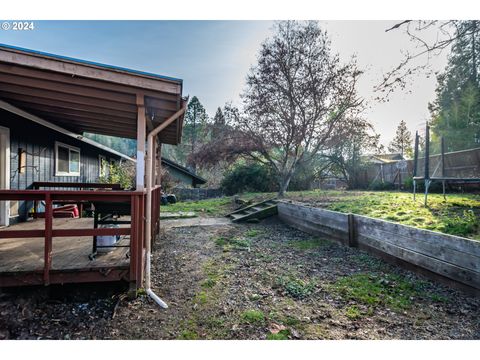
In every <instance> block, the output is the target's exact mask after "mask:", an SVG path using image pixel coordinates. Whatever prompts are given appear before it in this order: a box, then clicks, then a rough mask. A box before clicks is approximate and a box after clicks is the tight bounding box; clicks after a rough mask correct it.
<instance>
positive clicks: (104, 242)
mask: <svg viewBox="0 0 480 360" xmlns="http://www.w3.org/2000/svg"><path fill="white" fill-rule="evenodd" d="M118 227H119V226H118V225H115V224H108V225H100V226H99V228H103V229H112V228H118ZM119 239H120V236H119V235H100V236H97V252H98V253H107V252H110V251H112V250H114V249H115V246H114V245H115V243H116V242H117V241H118V240H119ZM102 246H107V247H102Z"/></svg>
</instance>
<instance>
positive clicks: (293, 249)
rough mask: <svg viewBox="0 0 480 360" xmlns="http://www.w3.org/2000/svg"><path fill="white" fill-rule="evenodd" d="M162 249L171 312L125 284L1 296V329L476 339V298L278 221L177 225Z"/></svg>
mask: <svg viewBox="0 0 480 360" xmlns="http://www.w3.org/2000/svg"><path fill="white" fill-rule="evenodd" d="M191 220H192V219H191ZM222 220H223V219H222ZM155 247H156V251H155V253H154V257H153V274H152V276H153V283H154V290H155V292H156V293H157V294H158V295H159V296H161V297H162V298H163V299H164V300H165V301H166V302H167V303H168V304H169V306H170V307H169V309H167V310H161V309H159V308H158V307H157V305H155V304H154V303H153V302H152V301H151V300H149V299H148V298H147V297H146V296H145V295H142V296H140V297H139V298H137V299H136V300H133V301H128V300H126V299H122V298H121V297H120V296H121V294H122V292H121V291H119V290H116V292H115V291H113V292H108V293H104V294H102V295H97V297H96V298H95V299H92V300H85V299H82V300H81V301H78V300H77V299H76V298H75V297H72V296H70V298H69V299H66V300H65V299H63V302H58V303H56V302H53V303H48V302H45V301H38V300H35V301H34V300H32V298H33V294H30V295H25V294H23V295H19V294H18V293H16V294H15V295H12V294H9V293H5V294H3V297H0V314H4V313H5V314H6V316H3V317H2V318H1V321H0V336H2V334H3V337H4V338H5V337H6V338H29V337H39V336H41V337H51V338H65V337H67V338H103V339H266V338H268V339H480V317H479V316H478V315H479V310H480V301H479V299H475V298H471V297H468V296H466V295H465V294H462V293H459V292H457V291H454V290H451V289H448V288H446V287H444V286H441V285H438V284H434V283H431V282H429V281H426V280H423V279H421V278H419V277H417V276H416V275H414V274H412V273H410V272H407V271H403V270H401V269H399V268H397V267H394V266H391V265H388V264H386V263H384V262H383V261H381V260H377V259H375V258H373V257H371V256H369V255H367V254H366V253H364V252H362V251H359V250H358V249H351V248H346V247H343V246H340V245H337V244H335V243H331V242H329V241H326V240H322V239H315V238H312V237H311V236H310V235H308V234H305V233H302V232H300V231H297V230H294V229H291V228H288V227H286V226H285V225H283V224H280V223H277V222H275V221H274V220H269V221H264V222H262V223H260V224H238V225H237V224H230V223H225V224H216V225H213V226H212V225H209V226H190V227H184V226H182V227H172V226H170V227H169V228H168V229H167V230H166V232H165V233H164V234H163V236H162V240H161V241H160V242H159V243H158V244H156V246H155ZM119 299H121V300H120V301H119ZM44 300H45V298H44ZM48 301H50V300H48ZM62 314H64V315H62ZM65 314H67V315H65ZM113 314H115V316H113V319H112V315H113ZM61 316H63V317H64V318H61ZM65 317H67V318H66V319H65ZM52 319H56V321H53V320H52ZM22 329H23V330H22Z"/></svg>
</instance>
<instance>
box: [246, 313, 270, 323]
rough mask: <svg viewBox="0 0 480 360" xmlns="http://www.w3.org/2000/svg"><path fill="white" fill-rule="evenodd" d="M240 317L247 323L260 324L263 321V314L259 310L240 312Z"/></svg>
mask: <svg viewBox="0 0 480 360" xmlns="http://www.w3.org/2000/svg"><path fill="white" fill-rule="evenodd" d="M242 319H243V321H245V322H247V323H249V324H262V323H264V322H265V315H264V314H263V312H261V311H260V310H247V311H245V312H243V313H242Z"/></svg>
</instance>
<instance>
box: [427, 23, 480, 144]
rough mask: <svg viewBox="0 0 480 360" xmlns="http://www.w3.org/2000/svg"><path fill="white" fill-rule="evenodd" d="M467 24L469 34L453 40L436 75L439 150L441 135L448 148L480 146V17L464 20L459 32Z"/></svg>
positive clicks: (432, 107) (435, 116) (435, 118)
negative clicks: (442, 68) (446, 60)
mask: <svg viewBox="0 0 480 360" xmlns="http://www.w3.org/2000/svg"><path fill="white" fill-rule="evenodd" d="M464 27H468V28H469V29H470V31H469V33H468V36H462V37H459V38H458V39H457V40H456V41H455V43H454V44H453V46H452V50H451V54H450V56H449V59H448V65H447V68H446V69H445V71H444V73H442V74H440V75H439V76H438V77H437V80H438V85H437V89H436V99H435V102H434V103H433V104H429V109H430V112H431V114H432V130H433V135H434V137H433V140H434V141H435V142H436V143H435V144H434V149H435V150H437V151H438V148H439V145H438V143H439V141H438V139H439V138H440V137H441V136H443V137H445V144H446V147H447V151H456V150H464V149H469V148H475V147H479V146H480V82H479V76H478V74H479V68H480V61H479V50H480V21H478V20H475V21H464V22H461V23H460V25H459V28H458V30H457V32H464V31H463V30H464Z"/></svg>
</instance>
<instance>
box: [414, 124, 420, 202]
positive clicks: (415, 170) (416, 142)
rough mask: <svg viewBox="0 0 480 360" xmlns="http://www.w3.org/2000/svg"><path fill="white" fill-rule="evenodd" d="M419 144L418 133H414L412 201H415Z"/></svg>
mask: <svg viewBox="0 0 480 360" xmlns="http://www.w3.org/2000/svg"><path fill="white" fill-rule="evenodd" d="M418 143H419V136H418V131H416V132H415V152H414V154H413V201H415V197H416V195H417V180H415V177H416V176H417V169H418V145H419V144H418Z"/></svg>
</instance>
